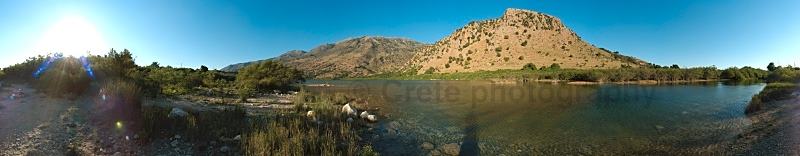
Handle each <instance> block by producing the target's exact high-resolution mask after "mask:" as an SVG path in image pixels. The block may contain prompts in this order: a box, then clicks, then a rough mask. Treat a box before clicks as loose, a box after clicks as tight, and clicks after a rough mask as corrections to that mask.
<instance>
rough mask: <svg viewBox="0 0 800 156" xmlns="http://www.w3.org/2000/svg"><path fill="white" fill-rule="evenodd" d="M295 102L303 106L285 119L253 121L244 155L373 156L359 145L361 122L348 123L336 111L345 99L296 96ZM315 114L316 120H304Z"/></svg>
mask: <svg viewBox="0 0 800 156" xmlns="http://www.w3.org/2000/svg"><path fill="white" fill-rule="evenodd" d="M297 96H303V97H298V98H297V99H296V102H302V103H296V104H298V105H304V107H298V110H293V111H295V112H294V113H291V114H290V115H287V116H281V117H264V118H261V119H259V120H256V121H255V122H253V124H252V125H251V127H250V128H251V129H250V130H249V132H248V133H246V134H245V135H244V138H245V139H244V140H243V142H242V149H243V151H245V153H244V154H245V155H376V153H375V152H374V150H372V147H371V146H368V145H367V146H363V147H362V146H360V143H359V142H358V133H357V130H356V129H357V128H360V127H362V126H363V125H362V123H361V122H352V123H350V122H347V120H346V118H347V117H345V116H342V115H341V113H339V112H338V109H336V108H337V107H336V105H334V104H335V103H337V102H341V101H345V100H342V99H346V97H337V96H309V95H308V94H307V93H302V92H301V93H298V94H297ZM306 111H314V112H315V113H316V118H308V117H305V112H306Z"/></svg>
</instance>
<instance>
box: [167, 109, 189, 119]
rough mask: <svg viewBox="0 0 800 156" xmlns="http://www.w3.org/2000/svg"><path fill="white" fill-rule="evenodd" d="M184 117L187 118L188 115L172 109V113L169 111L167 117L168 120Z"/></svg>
mask: <svg viewBox="0 0 800 156" xmlns="http://www.w3.org/2000/svg"><path fill="white" fill-rule="evenodd" d="M186 116H189V113H187V112H186V111H183V109H180V108H172V111H169V115H167V117H170V118H184V117H186Z"/></svg>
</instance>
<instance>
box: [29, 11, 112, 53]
mask: <svg viewBox="0 0 800 156" xmlns="http://www.w3.org/2000/svg"><path fill="white" fill-rule="evenodd" d="M34 50H35V51H36V52H39V53H40V54H44V55H46V54H50V53H62V54H64V55H65V56H84V55H87V54H100V53H101V52H102V51H104V50H108V47H107V46H106V44H105V42H104V41H103V39H102V36H101V35H100V32H98V31H97V29H96V28H95V27H94V25H92V24H91V23H90V22H89V21H88V20H86V19H85V18H83V17H81V16H67V17H64V18H62V19H61V20H59V21H58V22H56V23H55V24H54V25H53V26H51V27H50V28H49V29H48V30H47V31H46V32H45V33H44V36H42V38H41V40H40V41H39V43H38V44H37V45H36V47H35V49H34Z"/></svg>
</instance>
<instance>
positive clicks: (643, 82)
mask: <svg viewBox="0 0 800 156" xmlns="http://www.w3.org/2000/svg"><path fill="white" fill-rule="evenodd" d="M343 80H356V81H358V80H398V81H419V80H423V81H491V82H492V83H496V84H518V83H531V82H532V83H553V84H568V85H602V84H620V85H658V84H680V83H703V82H724V81H729V80H726V79H715V80H675V81H657V80H637V81H620V82H615V81H572V80H556V79H538V80H527V79H503V78H490V79H391V78H388V79H343ZM304 85H305V86H310V87H331V86H333V85H331V84H327V83H309V84H304Z"/></svg>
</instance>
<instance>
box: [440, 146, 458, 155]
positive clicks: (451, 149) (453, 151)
mask: <svg viewBox="0 0 800 156" xmlns="http://www.w3.org/2000/svg"><path fill="white" fill-rule="evenodd" d="M442 152H444V154H447V155H458V154H459V153H460V152H461V147H460V146H458V144H457V143H450V144H446V145H443V146H442Z"/></svg>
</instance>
